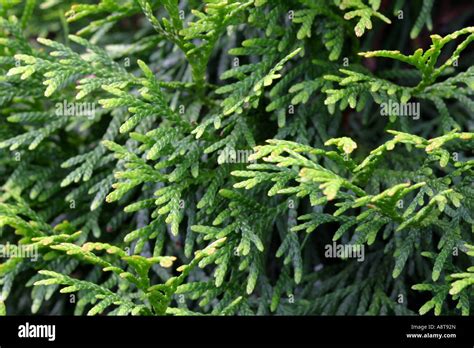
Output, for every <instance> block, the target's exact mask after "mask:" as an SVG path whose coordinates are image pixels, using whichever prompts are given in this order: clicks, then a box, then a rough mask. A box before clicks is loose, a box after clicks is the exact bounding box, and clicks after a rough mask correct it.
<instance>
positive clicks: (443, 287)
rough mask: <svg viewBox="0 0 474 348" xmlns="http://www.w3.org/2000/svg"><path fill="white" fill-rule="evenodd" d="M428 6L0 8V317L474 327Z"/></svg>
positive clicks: (459, 116) (468, 131)
mask: <svg viewBox="0 0 474 348" xmlns="http://www.w3.org/2000/svg"><path fill="white" fill-rule="evenodd" d="M446 3H449V1H442V0H419V1H404V0H396V1H383V2H382V1H381V0H205V1H195V0H181V1H178V0H119V1H114V0H100V1H99V0H96V1H93V0H81V1H77V0H76V1H70V0H47V1H36V0H0V16H1V18H0V76H1V77H0V243H1V245H2V252H3V253H4V255H0V256H4V257H3V258H2V259H0V289H1V294H0V313H3V314H5V313H6V314H29V313H43V314H49V313H52V314H73V313H74V314H86V313H87V314H89V315H95V314H110V315H127V314H133V315H165V314H169V315H201V314H213V315H265V314H271V313H275V314H285V315H303V314H315V315H328V314H329V315H345V314H357V315H365V314H372V315H382V314H416V313H421V314H425V313H427V312H429V311H433V312H434V313H435V314H437V315H439V314H459V315H460V314H463V315H469V313H472V309H471V307H472V306H473V305H474V235H473V232H474V227H473V226H474V186H473V178H474V159H473V157H472V149H473V145H474V133H473V129H474V123H473V120H474V118H473V110H474V100H473V94H474V67H473V66H472V64H471V63H472V61H473V59H474V55H473V49H472V46H473V45H472V44H471V42H472V41H473V40H474V27H472V26H469V25H468V23H469V21H471V23H472V19H473V18H474V17H473V16H474V6H473V4H472V3H471V2H470V1H465V2H464V1H459V2H457V6H458V7H456V6H454V5H453V4H452V2H451V4H450V5H449V6H445V5H446ZM448 10H449V11H451V12H450V13H446V11H448ZM446 18H447V19H446ZM430 31H433V32H431V33H430ZM435 33H436V34H435ZM338 246H352V247H354V248H355V247H359V249H358V250H359V251H362V254H360V255H359V256H360V257H358V258H354V257H349V256H350V255H347V254H342V257H341V255H338V257H331V255H330V254H328V250H330V249H331V248H336V249H337V247H338ZM21 251H23V252H28V251H30V252H31V253H33V254H34V255H35V257H34V258H32V257H24V255H22V254H21Z"/></svg>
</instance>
